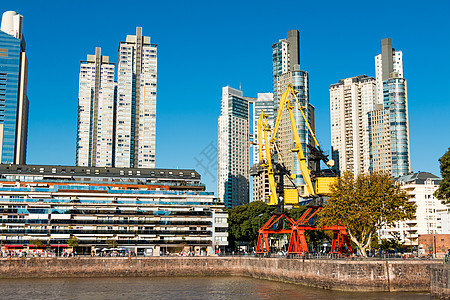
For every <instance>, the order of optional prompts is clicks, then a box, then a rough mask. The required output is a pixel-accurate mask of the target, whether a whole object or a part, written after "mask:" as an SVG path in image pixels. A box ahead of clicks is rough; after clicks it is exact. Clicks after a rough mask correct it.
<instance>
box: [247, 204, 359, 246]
mask: <svg viewBox="0 0 450 300" xmlns="http://www.w3.org/2000/svg"><path fill="white" fill-rule="evenodd" d="M320 210H321V207H309V208H308V209H307V210H306V211H305V213H304V214H303V215H302V216H301V217H300V218H299V219H298V220H297V221H294V220H293V219H292V218H291V217H289V215H287V214H274V215H273V216H272V217H271V218H270V219H269V221H267V222H266V224H264V225H263V226H262V227H261V229H260V230H259V233H258V243H257V245H256V251H255V253H256V254H264V255H269V253H270V245H269V235H270V234H277V233H286V234H290V240H289V246H288V250H287V255H304V254H305V253H307V252H308V244H307V243H306V238H305V231H306V230H331V231H333V243H332V247H331V253H337V254H349V253H353V249H352V247H351V245H350V240H349V238H348V235H347V230H346V229H345V226H342V225H336V226H324V227H320V228H318V227H316V226H311V225H307V223H308V221H309V220H310V219H311V218H312V217H313V216H314V215H316V214H317V213H318V212H319V211H320Z"/></svg>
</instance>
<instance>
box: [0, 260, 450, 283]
mask: <svg viewBox="0 0 450 300" xmlns="http://www.w3.org/2000/svg"><path fill="white" fill-rule="evenodd" d="M439 264H441V263H440V262H433V261H414V260H410V261H408V260H402V261H346V260H302V259H285V258H254V257H176V258H172V257H161V258H132V259H131V260H129V259H127V258H96V257H95V258H70V259H67V258H66V259H64V258H26V259H24V258H18V259H11V260H6V259H3V260H0V278H30V277H116V276H192V275H197V276H200V275H210V276H218V275H236V276H249V277H254V278H260V279H269V280H277V281H284V282H293V283H298V284H303V285H308V286H313V287H319V288H326V289H333V290H353V291H355V290H358V291H430V270H431V269H432V267H436V266H438V265H439Z"/></svg>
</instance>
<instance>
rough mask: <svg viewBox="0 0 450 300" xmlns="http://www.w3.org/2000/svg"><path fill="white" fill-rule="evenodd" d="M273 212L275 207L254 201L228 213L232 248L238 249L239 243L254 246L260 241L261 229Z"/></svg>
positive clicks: (234, 208) (236, 207)
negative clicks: (259, 233)
mask: <svg viewBox="0 0 450 300" xmlns="http://www.w3.org/2000/svg"><path fill="white" fill-rule="evenodd" d="M273 210H274V207H270V206H269V205H267V204H266V203H264V202H261V201H253V202H250V203H248V204H246V205H240V206H235V207H233V208H232V209H230V210H229V211H228V236H229V239H228V240H229V245H230V247H232V248H235V247H237V245H238V243H239V242H247V243H250V244H251V245H254V244H255V243H256V241H257V239H258V230H259V228H261V227H262V226H263V225H264V224H265V223H266V222H267V221H268V220H269V219H270V217H271V216H272V211H273Z"/></svg>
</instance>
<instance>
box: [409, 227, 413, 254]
mask: <svg viewBox="0 0 450 300" xmlns="http://www.w3.org/2000/svg"><path fill="white" fill-rule="evenodd" d="M409 244H410V245H411V254H412V253H413V249H412V230H411V223H409Z"/></svg>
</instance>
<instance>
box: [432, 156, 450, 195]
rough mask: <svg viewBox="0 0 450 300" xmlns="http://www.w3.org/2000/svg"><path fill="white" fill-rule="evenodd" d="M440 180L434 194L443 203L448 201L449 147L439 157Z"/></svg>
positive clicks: (449, 182)
mask: <svg viewBox="0 0 450 300" xmlns="http://www.w3.org/2000/svg"><path fill="white" fill-rule="evenodd" d="M439 162H440V164H441V165H440V167H441V175H442V181H441V183H440V184H439V188H438V189H437V190H436V192H434V196H435V197H436V198H438V199H439V200H442V202H444V203H450V148H448V150H447V152H445V154H444V155H443V156H442V157H441V158H439Z"/></svg>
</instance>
